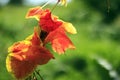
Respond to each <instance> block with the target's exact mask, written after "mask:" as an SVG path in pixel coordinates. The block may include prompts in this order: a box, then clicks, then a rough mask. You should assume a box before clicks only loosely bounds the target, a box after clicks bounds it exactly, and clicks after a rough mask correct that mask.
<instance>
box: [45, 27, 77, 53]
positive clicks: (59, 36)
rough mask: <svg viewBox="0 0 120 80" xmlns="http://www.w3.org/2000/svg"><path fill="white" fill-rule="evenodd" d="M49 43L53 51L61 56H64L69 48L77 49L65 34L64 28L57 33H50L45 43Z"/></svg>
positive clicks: (56, 31) (57, 30)
mask: <svg viewBox="0 0 120 80" xmlns="http://www.w3.org/2000/svg"><path fill="white" fill-rule="evenodd" d="M47 42H50V43H51V44H52V48H53V50H54V51H55V52H58V53H59V54H64V52H65V51H66V49H68V48H70V49H74V48H75V46H74V45H73V43H72V42H71V40H70V39H69V38H68V37H67V35H66V34H65V31H64V29H63V28H58V29H56V30H55V31H52V32H50V33H49V34H48V36H47V38H46V40H45V43H47Z"/></svg>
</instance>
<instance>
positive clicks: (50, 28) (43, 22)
mask: <svg viewBox="0 0 120 80" xmlns="http://www.w3.org/2000/svg"><path fill="white" fill-rule="evenodd" d="M63 2H64V0H63ZM31 10H32V9H31ZM33 10H34V9H33ZM41 11H42V12H41V13H42V14H41V13H36V11H34V12H33V13H36V14H37V15H39V27H40V29H41V30H42V31H44V32H46V33H47V37H45V41H43V44H46V43H48V42H50V43H51V44H52V48H53V50H54V51H55V52H58V53H59V54H61V53H64V52H65V50H66V49H67V48H70V49H73V48H75V46H74V45H73V43H72V42H71V41H70V39H69V38H68V37H67V35H66V32H69V33H72V34H76V33H77V32H76V29H75V28H74V27H73V25H72V24H71V23H68V22H64V21H62V20H59V19H58V17H57V16H54V15H52V14H51V12H50V10H49V9H46V10H41ZM28 13H30V12H28ZM36 14H35V15H36ZM35 15H32V16H35ZM41 35H42V33H41Z"/></svg>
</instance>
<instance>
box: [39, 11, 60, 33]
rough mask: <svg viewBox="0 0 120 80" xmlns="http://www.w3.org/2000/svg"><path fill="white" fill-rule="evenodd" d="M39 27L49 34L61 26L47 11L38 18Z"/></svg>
mask: <svg viewBox="0 0 120 80" xmlns="http://www.w3.org/2000/svg"><path fill="white" fill-rule="evenodd" d="M39 25H40V27H41V29H42V30H43V31H46V32H51V31H53V30H55V29H57V28H58V27H59V26H60V25H62V21H60V20H59V19H58V18H57V17H56V16H54V15H52V14H51V12H50V11H49V10H48V11H47V12H45V14H44V15H42V16H41V17H40V21H39Z"/></svg>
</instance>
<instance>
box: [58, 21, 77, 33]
mask: <svg viewBox="0 0 120 80" xmlns="http://www.w3.org/2000/svg"><path fill="white" fill-rule="evenodd" d="M60 27H62V28H63V29H65V31H66V32H69V33H71V34H76V33H77V31H76V29H75V27H74V26H73V25H72V24H71V23H68V22H63V24H62V25H61V26H60Z"/></svg>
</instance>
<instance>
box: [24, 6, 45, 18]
mask: <svg viewBox="0 0 120 80" xmlns="http://www.w3.org/2000/svg"><path fill="white" fill-rule="evenodd" d="M42 11H43V10H42V8H41V7H35V8H30V10H29V11H28V13H27V15H26V18H36V19H37V20H39V17H40V14H41V13H42Z"/></svg>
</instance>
